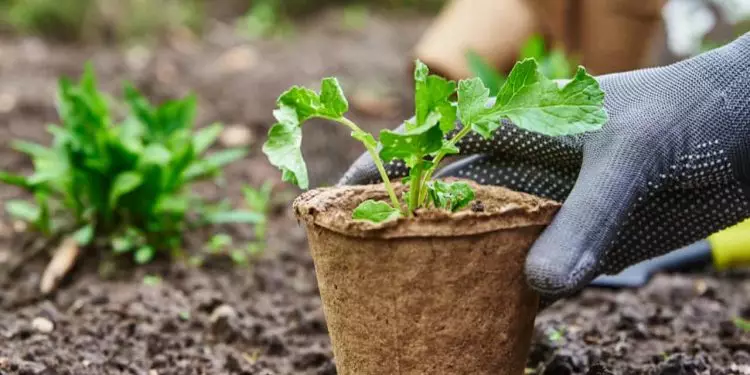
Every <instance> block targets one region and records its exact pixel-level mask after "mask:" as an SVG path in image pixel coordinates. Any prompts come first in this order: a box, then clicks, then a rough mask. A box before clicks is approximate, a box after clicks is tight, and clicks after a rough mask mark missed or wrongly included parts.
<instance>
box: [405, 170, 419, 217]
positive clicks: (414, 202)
mask: <svg viewBox="0 0 750 375" xmlns="http://www.w3.org/2000/svg"><path fill="white" fill-rule="evenodd" d="M421 193H422V171H421V169H420V170H419V173H417V174H416V175H415V176H413V177H412V180H411V186H410V187H409V204H408V209H409V216H411V215H412V210H416V209H417V208H418V207H419V202H420V200H419V197H420V196H421V195H422V194H421Z"/></svg>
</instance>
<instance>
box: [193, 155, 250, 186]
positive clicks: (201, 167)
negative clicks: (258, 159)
mask: <svg viewBox="0 0 750 375" xmlns="http://www.w3.org/2000/svg"><path fill="white" fill-rule="evenodd" d="M245 155H247V150H245V149H243V148H231V149H227V150H222V151H218V152H215V153H213V154H211V155H209V156H207V157H206V158H205V159H203V160H201V161H199V162H197V163H195V164H193V165H191V166H190V167H189V168H188V169H187V170H186V171H185V178H186V179H187V180H194V179H197V178H201V177H203V176H206V175H209V174H212V173H214V172H217V171H218V170H220V169H221V168H222V167H223V166H225V165H227V164H229V163H232V162H234V161H237V160H239V159H242V158H244V157H245Z"/></svg>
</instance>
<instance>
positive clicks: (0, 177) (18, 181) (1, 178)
mask: <svg viewBox="0 0 750 375" xmlns="http://www.w3.org/2000/svg"><path fill="white" fill-rule="evenodd" d="M0 182H3V183H6V184H8V185H13V186H18V187H20V188H24V189H27V190H28V189H31V187H32V186H31V184H30V183H29V179H28V178H26V177H25V176H21V175H17V174H13V173H8V172H4V171H0Z"/></svg>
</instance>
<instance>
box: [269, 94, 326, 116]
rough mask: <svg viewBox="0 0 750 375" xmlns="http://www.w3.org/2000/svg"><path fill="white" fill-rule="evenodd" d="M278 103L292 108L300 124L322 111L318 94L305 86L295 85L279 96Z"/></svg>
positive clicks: (280, 105)
mask: <svg viewBox="0 0 750 375" xmlns="http://www.w3.org/2000/svg"><path fill="white" fill-rule="evenodd" d="M277 103H278V105H279V108H284V107H287V108H290V109H292V110H293V111H294V112H295V113H296V114H297V120H296V121H297V123H298V124H301V123H303V122H305V120H307V119H309V118H310V117H313V116H315V115H318V114H320V113H321V112H322V105H321V103H320V97H319V96H318V94H316V93H315V91H313V90H310V89H308V88H305V87H299V86H294V87H292V88H290V89H289V90H287V91H286V92H284V93H283V94H281V96H279V99H278V100H277ZM279 121H281V120H279Z"/></svg>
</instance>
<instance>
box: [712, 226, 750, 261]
mask: <svg viewBox="0 0 750 375" xmlns="http://www.w3.org/2000/svg"><path fill="white" fill-rule="evenodd" d="M708 242H709V243H710V244H711V252H712V255H713V258H714V266H715V267H716V268H717V269H719V270H724V269H727V268H733V267H741V266H750V219H746V220H745V221H743V222H741V223H739V224H736V225H734V226H732V227H729V228H727V229H724V230H722V231H720V232H717V233H714V234H712V235H710V236H709V237H708Z"/></svg>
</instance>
